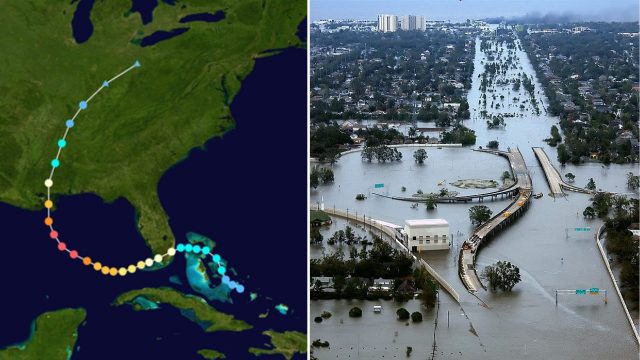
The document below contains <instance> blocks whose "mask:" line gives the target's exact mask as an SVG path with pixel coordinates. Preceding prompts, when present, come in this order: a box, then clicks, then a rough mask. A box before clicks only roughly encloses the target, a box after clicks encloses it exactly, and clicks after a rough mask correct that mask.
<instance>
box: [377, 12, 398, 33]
mask: <svg viewBox="0 0 640 360" xmlns="http://www.w3.org/2000/svg"><path fill="white" fill-rule="evenodd" d="M396 30H398V17H397V16H395V15H385V14H382V15H378V31H382V32H394V31H396Z"/></svg>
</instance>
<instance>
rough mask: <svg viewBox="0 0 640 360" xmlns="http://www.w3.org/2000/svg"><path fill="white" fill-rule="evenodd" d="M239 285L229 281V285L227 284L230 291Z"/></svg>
mask: <svg viewBox="0 0 640 360" xmlns="http://www.w3.org/2000/svg"><path fill="white" fill-rule="evenodd" d="M237 285H238V283H237V282H235V281H233V280H231V281H229V283H228V284H227V286H228V287H229V289H232V290H233V289H235V288H236V286H237Z"/></svg>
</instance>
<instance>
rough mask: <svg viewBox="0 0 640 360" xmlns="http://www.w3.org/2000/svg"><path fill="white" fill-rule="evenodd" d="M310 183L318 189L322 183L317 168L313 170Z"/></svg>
mask: <svg viewBox="0 0 640 360" xmlns="http://www.w3.org/2000/svg"><path fill="white" fill-rule="evenodd" d="M310 183H311V184H310V185H311V187H312V188H314V189H317V188H318V185H320V176H318V172H317V171H316V170H315V169H314V170H312V171H311V179H310Z"/></svg>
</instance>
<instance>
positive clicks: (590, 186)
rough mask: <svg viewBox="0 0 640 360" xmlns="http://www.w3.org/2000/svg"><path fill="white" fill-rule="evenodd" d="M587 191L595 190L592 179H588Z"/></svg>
mask: <svg viewBox="0 0 640 360" xmlns="http://www.w3.org/2000/svg"><path fill="white" fill-rule="evenodd" d="M587 190H591V191H595V190H596V182H595V181H593V178H589V182H588V183H587Z"/></svg>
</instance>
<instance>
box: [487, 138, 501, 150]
mask: <svg viewBox="0 0 640 360" xmlns="http://www.w3.org/2000/svg"><path fill="white" fill-rule="evenodd" d="M498 146H500V143H499V142H498V140H491V141H489V143H488V144H487V147H488V148H489V149H497V148H498Z"/></svg>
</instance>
